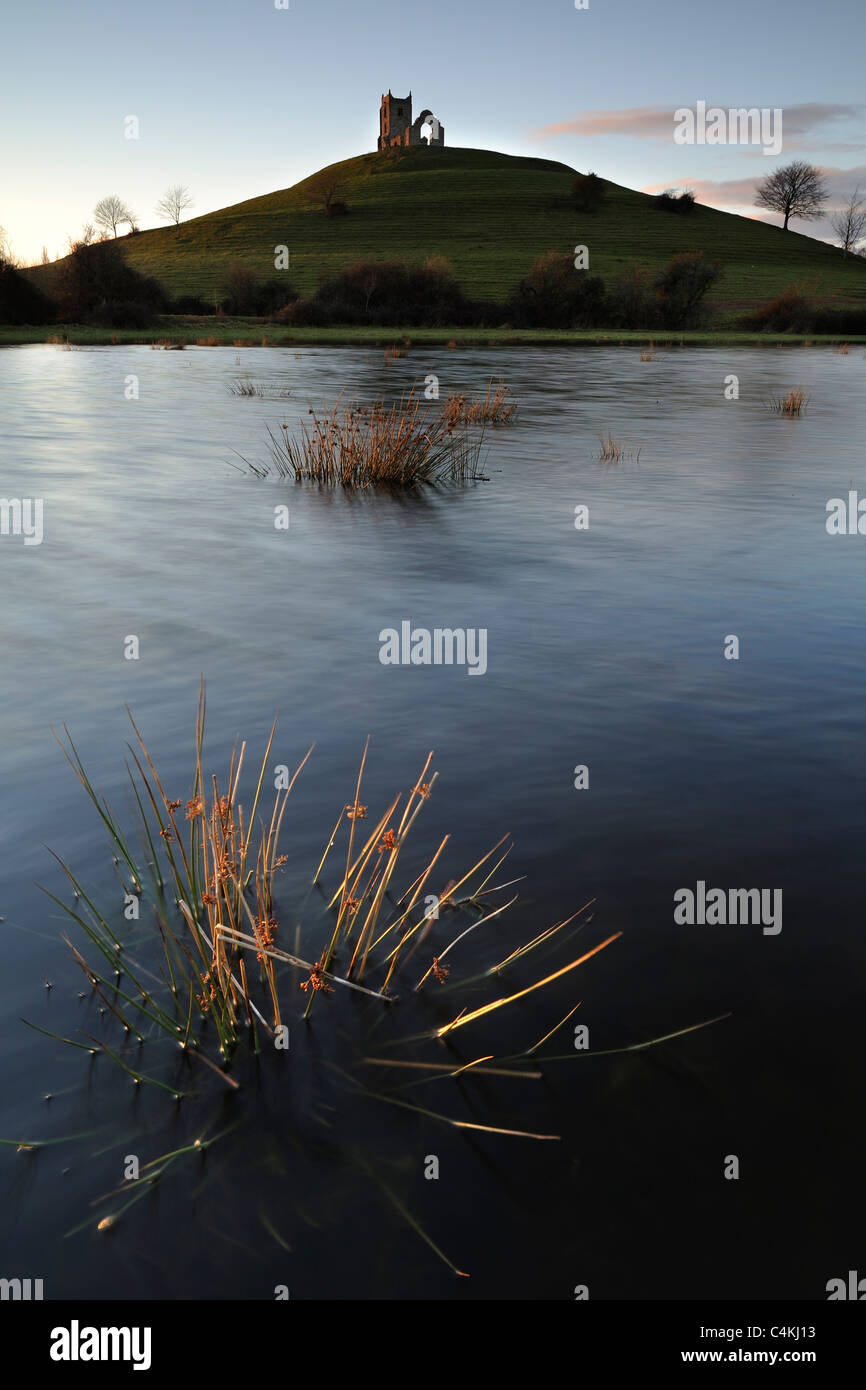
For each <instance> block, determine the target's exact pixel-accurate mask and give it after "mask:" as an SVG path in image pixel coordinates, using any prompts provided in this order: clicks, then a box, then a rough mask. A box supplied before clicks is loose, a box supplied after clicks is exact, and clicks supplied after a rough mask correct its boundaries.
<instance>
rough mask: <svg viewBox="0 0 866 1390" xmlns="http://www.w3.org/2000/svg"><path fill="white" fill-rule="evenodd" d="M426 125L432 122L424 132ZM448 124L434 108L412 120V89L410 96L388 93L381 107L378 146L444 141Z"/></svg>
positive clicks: (385, 147)
mask: <svg viewBox="0 0 866 1390" xmlns="http://www.w3.org/2000/svg"><path fill="white" fill-rule="evenodd" d="M423 126H429V128H430V134H429V135H422V134H421V130H422V127H423ZM444 144H445V127H444V126H443V125H442V124H441V123H440V122H439V121H438V120H437V118H436V117H435V116H434V115H433V112H432V111H428V110H427V109H426V107H425V109H424V110H423V111H422V112H421V115H420V116H419V117H418V118H417V120H415V121H413V120H412V93H411V92H410V93H409V95H408V96H407V97H395V96H393V95H392V94H391V92H389V93H388V95H387V96H383V97H382V105H381V106H380V108H379V146H378V147H379V149H380V150H388V149H390V148H391V147H392V146H393V145H444Z"/></svg>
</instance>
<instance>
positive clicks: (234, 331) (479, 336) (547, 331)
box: [0, 316, 866, 363]
mask: <svg viewBox="0 0 866 1390" xmlns="http://www.w3.org/2000/svg"><path fill="white" fill-rule="evenodd" d="M403 333H405V334H406V335H407V336H409V337H410V339H411V346H410V348H409V352H408V354H407V359H406V360H408V362H409V363H411V362H412V359H413V356H414V355H415V350H416V349H421V348H426V347H431V348H432V347H440V348H441V347H446V346H447V345H448V344H450V343H453V344H454V346H455V347H456V348H458V349H459V348H461V347H478V346H480V347H520V346H528V347H578V346H592V345H593V344H607V345H610V344H617V343H618V344H621V345H624V346H633V347H635V348H637V347H638V346H641V345H643V344H646V343H652V344H653V346H654V347H655V349H656V350H661V349H662V348H669V347H680V346H683V347H684V346H687V345H691V346H694V347H698V346H704V347H719V346H723V345H724V346H728V345H733V346H740V347H749V346H757V347H774V346H776V345H781V346H785V347H802V346H804V345H807V344H817V345H824V346H832V345H833V344H837V343H866V334H859V335H858V334H856V333H837V334H818V333H812V334H808V335H803V334H801V335H799V336H797V335H796V334H791V333H754V332H746V331H745V330H740V329H735V328H722V329H687V330H682V331H679V332H671V333H668V334H660V333H659V330H658V329H657V328H653V329H622V328H591V329H560V328H519V329H517V328H511V329H509V328H497V329H490V328H411V327H409V326H407V327H406V328H405V329H401V328H353V327H346V328H293V329H292V330H291V331H287V330H286V329H285V328H284V327H282V326H281V325H280V324H273V323H268V322H267V320H266V319H230V318H225V319H215V318H214V319H197V318H186V317H182V316H171V317H168V316H167V317H165V318H163V319H162V320H161V321H160V324H159V327H156V328H149V329H141V328H96V327H93V326H92V325H90V324H79V323H61V324H50V325H48V326H45V327H31V326H24V327H23V328H13V327H10V326H8V325H2V326H0V346H3V345H4V344H5V345H6V346H12V345H14V344H22V343H52V342H53V343H57V344H65V343H69V344H71V345H72V346H73V347H99V346H103V345H108V344H111V343H117V344H122V343H144V344H145V345H146V344H148V343H151V344H153V343H162V342H172V343H185V344H186V345H187V346H188V347H191V348H194V347H195V346H196V340H197V339H199V338H202V339H204V338H215V339H216V340H217V341H216V343H214V344H212V346H214V347H220V348H232V347H234V348H237V347H295V348H301V347H369V348H377V349H381V348H387V347H388V346H389V345H390V344H391V343H393V342H394V341H395V340H397V339H399V337H400V335H401V334H403ZM204 350H205V351H206V350H207V349H206V348H205V349H204Z"/></svg>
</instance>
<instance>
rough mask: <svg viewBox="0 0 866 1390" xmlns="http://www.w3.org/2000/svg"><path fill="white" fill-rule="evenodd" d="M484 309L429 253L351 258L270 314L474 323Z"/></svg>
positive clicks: (319, 319) (317, 320)
mask: <svg viewBox="0 0 866 1390" xmlns="http://www.w3.org/2000/svg"><path fill="white" fill-rule="evenodd" d="M487 311H488V309H487V306H479V305H476V304H473V303H472V302H471V301H470V300H467V299H466V297H465V296H464V294H463V291H462V290H461V289H460V286H459V285H458V283H457V281H456V279H455V277H454V272H453V270H452V269H451V267H450V265H448V263H447V261H444V260H442V259H441V257H434V258H432V259H430V260H428V261H427V262H425V264H424V265H411V264H408V263H406V262H403V261H356V262H355V264H354V265H351V266H349V267H348V268H347V269H346V270H343V271H341V272H340V273H339V274H338V275H336V276H334V277H333V278H332V279H330V280H324V281H322V283H321V284H320V285H319V288H318V289H317V290H316V292H315V294H314V295H313V296H312V298H311V299H302V300H299V301H297V302H296V303H294V304H290V305H288V306H287V307H286V309H284V310H283V312H282V313H278V314H276V315H275V316H274V317H275V319H276V321H277V322H279V323H291V324H295V325H296V326H298V327H322V326H324V325H326V324H335V323H339V324H376V325H381V326H382V327H389V326H390V327H395V326H402V325H405V324H407V323H410V324H413V325H417V326H419V327H423V326H425V325H426V326H431V327H439V326H441V325H442V324H469V323H478V322H480V321H481V319H482V317H483V316H484V314H485V313H486V312H487Z"/></svg>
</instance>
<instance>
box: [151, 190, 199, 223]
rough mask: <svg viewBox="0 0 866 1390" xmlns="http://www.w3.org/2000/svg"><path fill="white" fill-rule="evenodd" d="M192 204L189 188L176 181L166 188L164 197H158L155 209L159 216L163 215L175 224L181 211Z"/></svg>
mask: <svg viewBox="0 0 866 1390" xmlns="http://www.w3.org/2000/svg"><path fill="white" fill-rule="evenodd" d="M192 206H193V200H192V197H191V196H190V191H189V189H188V188H186V187H185V186H184V185H183V184H182V183H176V184H174V185H173V186H172V187H171V188H169V189H167V190H166V192H165V196H164V197H162V198H160V200H159V202H158V203H157V205H156V211H157V213H158V214H159V216H160V217H164V218H165V219H166V221H168V222H174V224H175V226H177V224H178V222H179V221H180V219H181V216H182V215H183V213H184V212H185V211H186V209H187V208H191V207H192Z"/></svg>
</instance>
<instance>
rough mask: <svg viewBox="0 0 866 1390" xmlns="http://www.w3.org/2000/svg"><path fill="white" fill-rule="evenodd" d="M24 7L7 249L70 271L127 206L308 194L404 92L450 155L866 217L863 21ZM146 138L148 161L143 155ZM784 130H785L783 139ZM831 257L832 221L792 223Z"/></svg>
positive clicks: (649, 12) (345, 6)
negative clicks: (808, 179)
mask: <svg viewBox="0 0 866 1390" xmlns="http://www.w3.org/2000/svg"><path fill="white" fill-rule="evenodd" d="M284 3H286V0H147V2H146V3H144V4H138V5H133V4H130V3H128V0H127V3H122V0H111V3H109V2H108V0H79V2H78V3H76V4H70V3H69V0H65V2H64V3H60V0H7V2H6V5H5V6H4V20H3V29H2V34H3V49H2V53H0V226H2V227H3V228H4V229H5V232H6V236H7V239H8V242H9V243H10V245H11V249H12V252H13V253H14V255H16V256H17V257H18V258H20V259H21V260H22V261H23V262H24V263H31V262H33V261H36V260H38V259H39V258H40V255H41V250H42V247H43V246H45V247H47V249H48V253H49V255H50V256H51V257H52V258H54V257H55V256H57V255H59V254H61V253H62V252H63V251H64V250H65V248H66V242H67V238H68V237H69V236H77V235H78V234H79V233H80V230H81V228H82V226H83V224H84V223H85V222H88V221H90V220H91V219H92V215H93V207H94V204H95V203H96V202H97V200H98V199H99V198H100V197H102V196H103V195H105V194H108V193H116V194H118V195H119V196H120V197H121V198H123V199H124V200H125V201H126V202H127V203H128V204H129V206H130V207H131V208H132V210H133V211H134V212H135V213H136V215H137V218H138V225H139V226H140V227H142V228H147V227H152V226H157V225H160V218H159V217H158V215H157V214H156V212H155V211H154V208H155V204H156V203H157V201H158V200H159V198H160V197H161V196H162V194H163V193H164V192H165V190H166V188H167V187H168V186H169V185H172V184H185V185H187V186H188V187H189V189H190V191H191V194H192V196H193V198H194V200H195V205H194V207H193V208H192V209H191V210H190V212H189V213H188V214H186V216H197V215H200V214H202V213H206V212H211V211H213V210H215V209H217V208H220V207H225V206H228V205H230V204H232V203H238V202H242V201H243V200H244V199H246V198H253V197H257V196H259V195H260V194H264V193H270V192H273V191H274V190H276V189H280V188H287V187H290V186H291V185H292V184H294V183H296V182H297V181H298V180H299V179H302V178H305V177H306V176H307V175H309V174H311V173H313V172H315V171H316V170H317V169H320V168H322V167H323V166H324V165H327V164H331V163H334V162H336V161H337V160H340V159H348V158H350V157H351V156H353V155H356V154H360V153H362V152H363V151H366V150H373V149H375V147H376V138H377V134H378V110H379V101H380V97H381V94H382V92H387V91H388V90H389V89H390V90H391V91H393V92H394V94H395V95H399V96H405V95H406V94H407V92H408V91H409V90H410V89H411V91H412V95H413V102H414V105H415V111H416V113H417V112H418V111H420V110H421V109H422V108H423V107H429V108H430V110H432V111H433V112H434V113H435V115H436V116H437V117H439V119H440V120H441V121H442V123H443V125H444V127H445V138H446V142H447V143H448V144H449V145H462V146H468V147H474V148H483V149H495V150H503V151H505V152H507V153H510V154H523V155H542V156H544V157H546V158H549V159H558V160H562V161H563V162H564V163H566V164H569V165H571V166H573V167H574V168H577V169H580V170H582V171H586V170H589V169H592V170H595V172H596V173H598V174H600V175H602V176H603V177H604V178H608V179H612V180H613V181H614V182H616V183H621V184H625V185H627V186H628V187H630V188H639V189H643V190H646V191H658V190H660V189H662V188H667V187H684V186H689V187H692V188H694V189H695V191H696V193H697V196H698V200H699V201H700V202H704V203H710V204H712V205H714V206H717V207H723V208H725V209H727V210H729V211H735V212H742V213H745V214H746V215H749V216H757V215H760V216H763V217H765V218H767V219H768V220H778V219H776V218H774V217H773V216H772V215H771V214H767V213H761V214H759V213H758V212H757V210H756V209H755V208H754V206H753V200H754V184H755V181H756V180H757V179H759V178H761V177H763V176H764V175H765V174H766V173H768V172H769V171H770V170H772V169H774V168H776V167H778V166H779V165H780V164H784V163H786V162H788V161H789V160H791V159H805V160H808V161H809V162H810V163H814V164H817V165H818V166H819V167H820V168H821V169H822V170H824V171H825V177H826V181H827V184H828V188H829V190H830V194H831V199H830V204H831V206H832V205H835V206H839V204H840V203H841V202H842V201H843V200H844V198H845V197H846V196H847V194H848V193H849V192H851V191H852V190H853V189H854V188H855V186H857V185H858V184H859V185H860V187H861V188H862V190H863V192H864V195H866V90H864V80H863V61H864V54H866V3H864V0H821V3H820V4H818V3H815V0H579V3H581V4H586V8H583V9H578V8H576V4H575V0H435V3H429V0H428V3H426V4H412V3H411V0H287V3H288V6H289V7H288V8H277V5H278V4H284ZM701 101H702V102H705V103H706V104H707V106H708V107H720V108H722V109H723V110H725V111H727V110H728V109H730V108H733V107H750V108H751V107H757V108H759V109H766V110H767V111H768V112H772V111H774V110H776V109H779V110H781V112H782V148H781V152H780V153H779V154H770V155H767V154H764V152H763V150H762V148H761V146H760V145H757V144H731V143H728V144H721V145H719V144H704V145H698V144H678V143H676V141H675V140H674V138H673V137H674V129H675V122H674V112H675V111H677V110H680V109H692V110H696V109H697V103H698V102H701ZM129 117H135V118H136V120H137V123H138V138H135V139H129V138H126V132H127V131H130V130H134V128H135V127H134V126H133V125H132V123H131V122H129V120H128V118H129ZM769 129H770V128H769V127H768V130H769ZM792 226H793V227H795V229H796V230H799V231H805V232H809V233H810V234H811V235H813V236H821V237H825V238H828V239H829V238H832V235H833V234H832V230H831V227H830V225H829V222H828V221H827V220H826V219H824V220H823V221H821V222H814V223H808V224H807V223H798V222H794V223H792Z"/></svg>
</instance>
